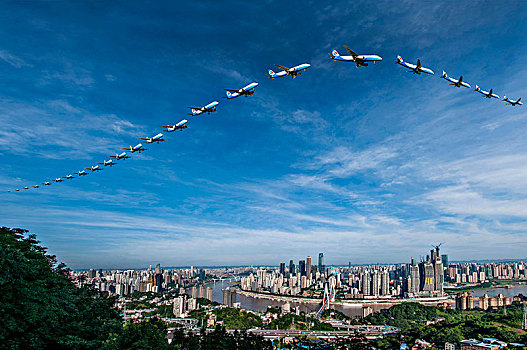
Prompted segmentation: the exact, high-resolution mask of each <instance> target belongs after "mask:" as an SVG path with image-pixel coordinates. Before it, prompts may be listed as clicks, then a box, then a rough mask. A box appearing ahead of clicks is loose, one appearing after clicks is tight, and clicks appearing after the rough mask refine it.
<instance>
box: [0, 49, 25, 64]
mask: <svg viewBox="0 0 527 350" xmlns="http://www.w3.org/2000/svg"><path fill="white" fill-rule="evenodd" d="M0 59H1V60H3V61H5V62H7V63H9V64H10V65H12V66H13V67H15V68H22V67H31V66H32V65H31V64H29V63H27V62H26V61H24V60H23V59H21V58H20V57H18V56H15V55H13V54H12V53H10V52H8V51H6V50H0Z"/></svg>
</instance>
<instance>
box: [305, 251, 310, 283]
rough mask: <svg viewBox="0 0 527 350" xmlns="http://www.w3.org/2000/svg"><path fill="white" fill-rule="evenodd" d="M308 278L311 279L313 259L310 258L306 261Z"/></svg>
mask: <svg viewBox="0 0 527 350" xmlns="http://www.w3.org/2000/svg"><path fill="white" fill-rule="evenodd" d="M306 276H307V279H308V280H309V279H311V257H310V256H308V257H307V259H306Z"/></svg>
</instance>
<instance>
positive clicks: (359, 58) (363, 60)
mask: <svg viewBox="0 0 527 350" xmlns="http://www.w3.org/2000/svg"><path fill="white" fill-rule="evenodd" d="M344 47H345V48H346V51H348V53H349V54H350V55H351V56H341V55H339V53H338V52H337V50H333V51H331V53H330V54H329V55H330V56H331V58H332V59H333V61H343V62H355V64H356V65H357V68H358V67H361V66H364V67H367V66H368V62H373V64H375V62H377V61H382V57H381V56H377V55H357V54H356V53H355V52H353V50H352V49H350V48H349V47H347V46H346V45H344Z"/></svg>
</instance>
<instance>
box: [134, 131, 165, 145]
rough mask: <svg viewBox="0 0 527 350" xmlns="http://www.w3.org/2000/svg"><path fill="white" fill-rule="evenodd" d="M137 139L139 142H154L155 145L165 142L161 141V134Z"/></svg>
mask: <svg viewBox="0 0 527 350" xmlns="http://www.w3.org/2000/svg"><path fill="white" fill-rule="evenodd" d="M139 139H140V140H145V141H146V143H154V142H155V143H159V142H161V141H165V140H164V139H163V134H162V133H159V134H157V135H156V136H154V137H140V138H139Z"/></svg>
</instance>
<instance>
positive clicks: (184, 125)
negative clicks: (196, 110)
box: [161, 119, 188, 132]
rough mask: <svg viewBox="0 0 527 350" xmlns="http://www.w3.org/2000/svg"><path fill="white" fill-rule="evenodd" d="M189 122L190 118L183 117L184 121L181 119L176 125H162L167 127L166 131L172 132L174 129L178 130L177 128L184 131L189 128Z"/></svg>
mask: <svg viewBox="0 0 527 350" xmlns="http://www.w3.org/2000/svg"><path fill="white" fill-rule="evenodd" d="M187 122H188V120H186V119H183V120H182V121H180V122H179V123H177V124H175V125H161V127H162V128H167V129H166V130H165V131H166V132H172V131H176V130H181V131H183V129H188V126H187Z"/></svg>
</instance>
